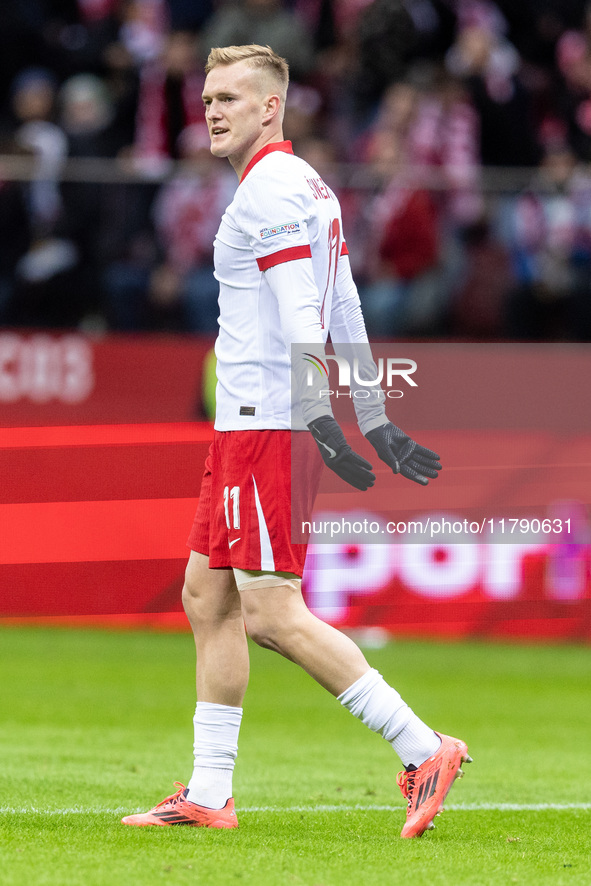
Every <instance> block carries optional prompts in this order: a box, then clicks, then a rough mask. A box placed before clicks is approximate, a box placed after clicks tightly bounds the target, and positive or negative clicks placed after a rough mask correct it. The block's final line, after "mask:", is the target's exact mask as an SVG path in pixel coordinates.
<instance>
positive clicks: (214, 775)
mask: <svg viewBox="0 0 591 886" xmlns="http://www.w3.org/2000/svg"><path fill="white" fill-rule="evenodd" d="M241 720H242V708H233V707H229V706H228V705H223V704H211V703H210V702H207V701H198V702H197V708H196V709H195V716H194V718H193V725H194V727H195V744H194V746H193V747H194V750H195V765H194V768H193V775H192V776H191V780H190V782H189V785H188V788H189V793H188V794H187V799H188V800H190V801H191V802H192V803H198V804H199V806H207V807H209V808H210V809H222V808H223V807H224V806H225V805H226V803H227V802H228V800H229V798H230V797H231V796H232V775H233V774H234V763H235V761H236V756H237V754H238V733H239V731H240V722H241Z"/></svg>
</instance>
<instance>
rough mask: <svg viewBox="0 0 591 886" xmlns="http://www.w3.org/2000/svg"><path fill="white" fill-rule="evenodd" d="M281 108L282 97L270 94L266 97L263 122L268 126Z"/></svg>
mask: <svg viewBox="0 0 591 886" xmlns="http://www.w3.org/2000/svg"><path fill="white" fill-rule="evenodd" d="M280 110H281V99H280V98H279V96H278V95H268V96H267V97H266V98H265V108H264V113H263V124H264V125H265V126H268V125H269V123H272V122H273V120H275V119H276V117H277V116H278V114H279V112H280Z"/></svg>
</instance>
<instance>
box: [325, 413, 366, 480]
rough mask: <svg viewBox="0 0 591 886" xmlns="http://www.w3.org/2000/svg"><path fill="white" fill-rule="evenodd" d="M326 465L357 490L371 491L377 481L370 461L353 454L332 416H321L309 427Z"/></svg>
mask: <svg viewBox="0 0 591 886" xmlns="http://www.w3.org/2000/svg"><path fill="white" fill-rule="evenodd" d="M308 427H309V429H310V431H311V433H312V436H313V437H314V439H315V440H316V443H317V444H318V449H319V450H320V455H321V456H322V460H323V461H324V464H325V465H327V466H328V467H329V468H330V469H331V471H334V472H335V474H338V475H339V477H341V479H343V480H345V482H346V483H350V485H351V486H354V487H355V489H363V490H366V489H369V487H370V486H373V484H374V483H375V481H376V477H375V474H374V473H372V470H371V465H370V463H369V462H368V461H366V460H365V459H364V458H362V457H361V456H360V455H357V453H356V452H353V450H352V449H351V447H350V446H349V444H348V443H347V441H346V440H345V435H344V434H343V432H342V431H341V429H340V427H339V425H338V424H337V422H336V421H335V420H334V418H333V417H332V415H321V416H320V418H315V419H314V421H311V422H310V424H309V425H308Z"/></svg>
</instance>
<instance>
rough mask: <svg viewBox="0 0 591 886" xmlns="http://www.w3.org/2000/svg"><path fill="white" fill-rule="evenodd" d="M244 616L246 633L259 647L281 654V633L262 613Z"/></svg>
mask: <svg viewBox="0 0 591 886" xmlns="http://www.w3.org/2000/svg"><path fill="white" fill-rule="evenodd" d="M243 615H244V626H245V628H246V633H247V634H248V636H249V637H250V639H251V640H252V641H253V643H256V644H257V646H262V648H263V649H272V650H273V651H274V652H281V646H280V637H279V634H280V631H279V630H277V628H276V627H275V626H274V625H273V623H272V622H270V621H269V619H267V618H266V617H265V616H264V615H262V614H260V613H250V614H245V613H243Z"/></svg>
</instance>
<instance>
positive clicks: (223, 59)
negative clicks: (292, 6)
mask: <svg viewBox="0 0 591 886" xmlns="http://www.w3.org/2000/svg"><path fill="white" fill-rule="evenodd" d="M243 61H244V62H247V63H248V66H249V67H250V68H253V70H259V71H264V72H265V73H267V74H269V75H270V76H271V77H272V78H273V80H275V82H276V83H277V85H278V87H279V96H280V98H281V103H282V104H283V105H285V99H286V97H287V87H288V85H289V65H288V64H287V62H286V60H285V59H284V58H281V56H280V55H277V53H275V52H273V50H272V49H271V47H270V46H259V45H258V44H256V43H249V44H247V45H246V46H222V47H216V48H214V49H212V50H211V51H210V53H209V55H208V57H207V63H206V65H205V73H206V74H209V72H210V71H211V70H212V69H213V68H216V67H217V66H218V65H233V64H235V63H236V62H243Z"/></svg>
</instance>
